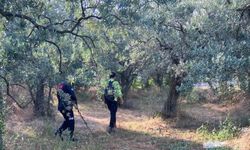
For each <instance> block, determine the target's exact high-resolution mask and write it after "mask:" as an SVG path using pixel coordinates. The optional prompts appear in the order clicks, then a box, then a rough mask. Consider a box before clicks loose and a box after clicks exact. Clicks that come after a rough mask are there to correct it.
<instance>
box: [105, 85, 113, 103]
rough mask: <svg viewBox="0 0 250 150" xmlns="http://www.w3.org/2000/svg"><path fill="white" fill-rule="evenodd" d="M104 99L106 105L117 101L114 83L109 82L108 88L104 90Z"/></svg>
mask: <svg viewBox="0 0 250 150" xmlns="http://www.w3.org/2000/svg"><path fill="white" fill-rule="evenodd" d="M104 99H105V103H107V102H108V101H114V100H115V88H114V86H113V81H109V83H108V86H107V87H106V88H105V89H104Z"/></svg>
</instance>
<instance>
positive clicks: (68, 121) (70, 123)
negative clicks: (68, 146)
mask: <svg viewBox="0 0 250 150" xmlns="http://www.w3.org/2000/svg"><path fill="white" fill-rule="evenodd" d="M60 112H61V114H62V115H63V117H64V122H63V123H62V125H61V127H60V128H59V132H60V133H62V132H63V131H64V130H66V129H67V128H68V129H69V131H70V138H72V137H73V134H74V129H75V119H74V113H73V111H72V110H60Z"/></svg>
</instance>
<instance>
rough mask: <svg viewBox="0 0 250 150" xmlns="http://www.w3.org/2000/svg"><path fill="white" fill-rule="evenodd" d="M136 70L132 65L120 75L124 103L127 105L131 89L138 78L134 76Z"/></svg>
mask: <svg viewBox="0 0 250 150" xmlns="http://www.w3.org/2000/svg"><path fill="white" fill-rule="evenodd" d="M135 69H136V68H135V66H134V65H130V66H129V67H128V68H127V69H126V70H124V71H123V72H120V73H119V74H120V81H121V88H122V94H123V99H124V103H126V99H127V96H128V92H129V89H130V87H131V86H132V84H133V81H134V79H135V77H136V75H135V74H133V73H134V70H135Z"/></svg>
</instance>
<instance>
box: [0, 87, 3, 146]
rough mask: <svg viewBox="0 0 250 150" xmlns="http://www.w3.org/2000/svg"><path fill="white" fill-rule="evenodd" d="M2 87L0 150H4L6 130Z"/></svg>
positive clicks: (0, 96)
mask: <svg viewBox="0 0 250 150" xmlns="http://www.w3.org/2000/svg"><path fill="white" fill-rule="evenodd" d="M2 92H3V90H2V87H1V86H0V150H2V149H4V145H3V130H4V112H3V111H4V106H3V95H2Z"/></svg>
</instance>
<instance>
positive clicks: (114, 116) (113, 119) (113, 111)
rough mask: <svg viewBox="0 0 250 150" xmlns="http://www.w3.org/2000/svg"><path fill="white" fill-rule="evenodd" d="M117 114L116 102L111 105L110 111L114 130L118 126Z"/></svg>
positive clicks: (111, 124)
mask: <svg viewBox="0 0 250 150" xmlns="http://www.w3.org/2000/svg"><path fill="white" fill-rule="evenodd" d="M116 112H117V102H116V101H114V102H112V103H111V111H110V127H111V128H114V127H115V126H116Z"/></svg>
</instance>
